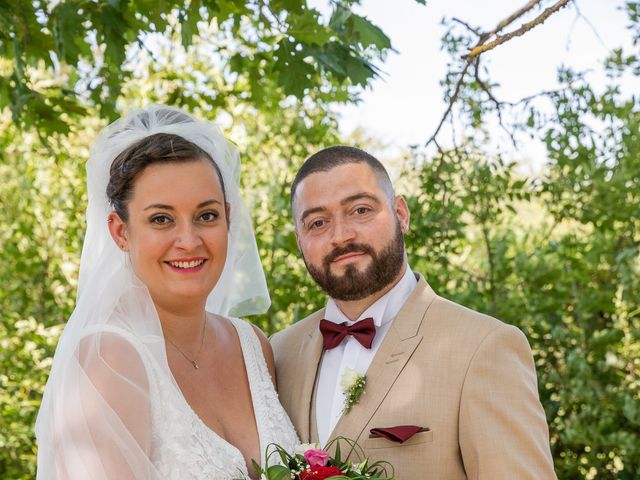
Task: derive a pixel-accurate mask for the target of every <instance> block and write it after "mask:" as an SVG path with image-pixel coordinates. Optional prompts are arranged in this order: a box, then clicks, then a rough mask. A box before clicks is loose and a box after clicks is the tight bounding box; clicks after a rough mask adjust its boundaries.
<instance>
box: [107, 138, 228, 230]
mask: <svg viewBox="0 0 640 480" xmlns="http://www.w3.org/2000/svg"><path fill="white" fill-rule="evenodd" d="M194 160H207V161H209V162H211V164H212V165H213V167H214V168H215V170H216V174H217V175H218V180H220V186H221V188H222V196H223V198H224V201H225V203H226V201H227V195H226V192H225V188H224V180H223V178H222V174H221V173H220V169H219V168H218V165H217V164H216V162H215V161H214V160H213V159H212V158H211V156H210V155H209V154H208V153H207V152H205V151H204V150H203V149H201V148H200V147H198V146H197V145H195V144H194V143H192V142H189V141H188V140H185V139H184V138H182V137H180V136H178V135H174V134H170V133H156V134H153V135H150V136H148V137H145V138H143V139H142V140H140V141H138V142H136V143H134V144H133V145H131V146H130V147H128V148H127V149H125V150H124V151H122V152H121V153H120V154H119V155H118V156H117V157H116V158H115V160H114V161H113V163H112V164H111V169H110V172H109V183H108V184H107V197H108V198H109V202H110V203H111V205H112V206H113V209H114V210H115V212H116V213H117V214H118V216H119V217H120V218H121V219H122V221H123V222H127V221H128V220H129V212H128V209H127V205H128V203H129V201H130V200H131V197H132V196H133V187H134V182H135V179H136V177H137V176H138V175H139V174H140V173H142V171H143V170H144V169H145V168H147V167H148V166H149V165H153V164H155V163H170V162H171V163H174V162H190V161H194ZM228 221H229V219H228V218H227V222H228Z"/></svg>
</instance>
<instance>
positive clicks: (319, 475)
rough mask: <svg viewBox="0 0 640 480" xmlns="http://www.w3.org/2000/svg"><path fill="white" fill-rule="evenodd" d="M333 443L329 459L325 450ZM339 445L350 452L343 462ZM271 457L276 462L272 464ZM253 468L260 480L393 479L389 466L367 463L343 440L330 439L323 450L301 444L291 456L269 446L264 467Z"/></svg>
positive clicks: (351, 444)
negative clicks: (332, 454) (345, 446)
mask: <svg viewBox="0 0 640 480" xmlns="http://www.w3.org/2000/svg"><path fill="white" fill-rule="evenodd" d="M334 442H335V455H334V456H333V457H332V456H331V455H330V454H329V453H328V452H327V450H330V449H331V447H332V446H333V444H334ZM341 442H344V443H347V444H348V445H349V450H351V453H350V454H349V455H348V456H347V458H345V459H344V460H343V459H342V454H341V450H340V444H341ZM354 454H355V456H356V457H357V458H358V461H357V462H355V463H354V462H352V461H351V460H350V458H351V457H352V455H354ZM273 458H275V459H276V460H277V461H278V463H274V462H273ZM271 463H273V464H271ZM253 466H254V468H255V469H256V472H258V473H259V474H260V479H261V480H325V479H336V480H337V479H351V480H365V479H369V478H375V479H378V480H395V472H394V469H393V466H392V465H391V464H390V463H388V462H384V461H380V462H374V463H371V464H369V459H367V458H365V456H364V452H363V451H362V449H361V448H360V447H359V446H358V445H357V444H356V443H355V442H354V441H352V440H349V439H346V438H337V439H335V440H333V441H332V442H330V443H329V444H328V445H327V447H326V450H321V449H320V448H319V445H314V444H302V445H300V446H298V447H297V448H296V449H295V451H294V452H293V453H291V452H287V451H286V450H284V449H283V448H282V447H281V446H280V445H276V444H271V445H269V447H267V455H266V461H265V465H264V467H262V468H261V467H260V465H258V464H257V463H256V462H253Z"/></svg>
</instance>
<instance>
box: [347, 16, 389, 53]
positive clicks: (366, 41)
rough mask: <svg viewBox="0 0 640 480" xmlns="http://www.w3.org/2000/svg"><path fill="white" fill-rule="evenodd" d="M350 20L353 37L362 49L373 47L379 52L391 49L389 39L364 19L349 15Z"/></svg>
mask: <svg viewBox="0 0 640 480" xmlns="http://www.w3.org/2000/svg"><path fill="white" fill-rule="evenodd" d="M350 20H351V22H353V33H354V36H355V37H356V38H357V39H358V41H359V42H360V44H361V45H362V46H363V47H364V48H367V47H368V46H370V45H375V46H376V47H377V48H378V49H380V50H384V49H387V48H391V40H390V39H389V37H387V36H386V35H385V34H384V32H383V31H382V30H380V28H378V27H377V26H375V25H374V24H373V23H371V22H370V21H369V20H367V19H366V18H365V17H361V16H360V15H351V18H350Z"/></svg>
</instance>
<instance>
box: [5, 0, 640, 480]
mask: <svg viewBox="0 0 640 480" xmlns="http://www.w3.org/2000/svg"><path fill="white" fill-rule="evenodd" d="M407 1H409V0H407ZM354 3H355V2H354V1H339V2H334V3H333V4H332V6H333V8H334V11H333V15H332V17H331V19H330V21H329V22H326V21H323V20H322V17H321V15H320V13H319V12H318V11H316V10H314V9H313V8H311V7H310V6H308V5H307V2H306V1H305V0H278V1H276V0H273V1H271V2H269V3H268V4H267V3H264V2H259V1H248V2H244V3H240V2H232V1H216V2H210V1H205V0H197V1H196V0H194V1H188V0H184V1H178V0H173V1H169V0H165V1H160V2H158V1H154V2H150V1H148V0H129V1H127V2H124V1H122V2H92V1H89V0H67V1H61V2H57V3H51V4H50V3H48V2H40V1H27V2H24V1H20V0H13V1H8V2H3V3H2V4H1V5H0V24H1V25H2V28H1V29H0V179H1V180H0V311H1V312H2V313H1V314H0V477H1V478H3V479H16V480H17V479H28V478H33V477H34V476H35V455H36V444H35V439H34V434H33V428H34V422H35V418H36V414H37V410H38V406H39V402H40V398H41V395H42V391H43V388H44V385H45V382H46V378H47V374H48V370H49V368H50V365H51V360H52V356H53V353H54V351H55V345H56V342H57V338H58V336H59V334H60V332H61V330H62V328H63V326H64V323H65V322H66V320H67V318H68V317H69V315H70V314H71V311H72V309H73V306H74V297H75V287H76V279H77V271H78V264H79V258H80V251H81V248H82V240H83V232H84V210H85V205H86V191H85V183H84V175H85V172H84V163H85V161H86V159H87V158H88V152H89V148H90V146H91V144H92V142H93V139H94V138H95V136H96V135H97V132H99V130H100V129H101V128H102V127H104V126H105V125H106V124H107V123H108V121H109V120H111V119H113V118H115V117H117V116H118V114H119V113H120V112H122V111H124V110H126V109H127V108H129V107H131V106H140V105H145V104H148V103H150V102H161V103H168V104H172V105H176V106H179V107H182V108H185V109H187V110H190V111H192V112H194V113H195V115H197V116H200V117H203V118H209V119H212V120H217V121H219V122H221V123H222V124H223V127H224V129H225V131H226V133H227V135H228V136H229V138H231V139H232V140H233V141H235V142H236V143H237V144H238V146H239V148H240V151H241V153H242V157H243V191H244V194H245V198H246V200H247V201H248V203H249V205H250V206H251V208H252V211H253V215H254V222H255V231H256V234H257V238H258V244H259V248H260V252H261V255H262V259H263V263H264V267H265V271H266V274H267V281H268V283H269V287H270V291H271V294H272V302H273V303H272V307H271V309H270V311H269V312H268V313H267V314H265V315H262V316H260V317H256V318H254V319H253V320H254V321H255V322H256V323H257V324H258V325H259V326H260V327H262V328H263V329H264V330H265V331H266V332H267V333H272V332H274V331H277V330H279V329H281V328H284V327H285V326H286V325H288V324H290V323H291V322H293V321H295V320H296V319H298V318H301V317H302V316H304V315H306V314H307V313H309V312H311V311H313V310H315V309H316V308H317V307H318V306H320V305H322V304H323V303H324V297H323V295H322V294H321V292H319V291H318V289H317V288H316V287H315V286H314V285H313V283H312V281H311V280H310V278H309V277H308V275H307V273H306V270H305V268H304V265H303V263H302V262H301V260H300V258H299V255H298V252H297V247H296V244H295V238H294V234H293V228H292V222H291V219H290V215H289V211H288V210H289V209H288V204H289V193H288V189H289V185H290V183H291V181H292V179H293V175H294V174H295V170H296V168H297V166H298V165H299V164H300V163H301V162H302V161H303V160H304V158H306V157H307V156H308V155H309V154H311V153H313V152H314V151H316V150H318V149H319V148H322V147H325V146H329V145H332V144H335V143H340V142H346V141H348V142H350V143H353V144H357V145H359V146H361V147H363V148H365V149H367V148H368V147H370V144H369V143H368V142H367V141H366V139H361V138H360V139H358V138H356V139H340V137H339V134H338V130H337V121H336V119H335V118H334V117H333V116H332V114H331V113H330V109H329V108H328V106H329V105H331V104H332V103H334V102H353V101H355V100H356V98H357V94H358V91H359V88H361V87H362V86H364V85H367V83H368V82H369V81H370V79H371V78H373V77H374V76H375V75H376V73H377V68H376V66H375V65H376V62H377V61H380V60H381V59H383V58H384V55H385V53H386V52H387V51H388V49H389V48H390V46H391V43H390V40H389V39H388V38H387V37H386V35H385V34H384V33H383V32H382V31H380V30H379V29H378V28H377V27H376V26H375V25H372V24H371V23H370V22H369V21H368V20H367V19H366V18H364V17H360V16H358V15H355V14H354V13H353V12H352V10H351V7H352V5H353V4H354ZM420 3H423V2H420ZM626 8H627V13H628V17H629V25H630V26H629V35H631V36H634V39H635V41H636V42H637V41H639V40H640V38H639V35H640V19H639V15H640V7H639V2H637V1H631V2H628V3H627V6H626ZM149 12H157V13H149ZM443 42H444V43H443V47H444V48H446V49H447V50H448V51H449V52H450V53H451V56H452V62H451V65H450V71H451V72H452V73H455V72H456V71H459V70H460V65H461V64H460V62H461V61H462V60H460V57H461V55H462V53H464V50H465V48H466V47H468V46H469V45H470V42H471V39H469V38H467V37H465V35H464V34H457V33H456V31H455V29H453V28H452V30H451V31H450V32H449V33H448V35H447V36H445V38H444V39H443ZM636 45H637V43H636ZM602 68H603V69H605V70H606V71H607V73H608V78H609V85H608V86H607V88H605V89H604V90H601V89H599V90H597V91H596V90H594V89H593V88H592V86H590V85H589V83H588V82H587V80H586V79H585V78H584V77H582V76H581V75H580V74H578V73H576V72H572V71H569V70H560V71H559V72H558V75H559V80H560V82H561V83H562V84H563V85H566V88H563V89H560V90H558V91H555V92H548V93H546V94H544V95H543V97H544V101H545V102H546V110H545V111H544V114H542V113H541V111H540V110H539V105H540V104H539V103H537V104H533V103H525V104H523V105H520V106H519V107H520V108H521V109H522V111H523V112H526V113H527V118H528V120H527V121H526V122H523V123H522V124H521V125H518V126H517V128H518V129H520V131H522V132H525V133H528V134H530V135H532V136H535V137H538V138H539V139H540V140H541V141H543V142H544V143H545V145H546V149H547V159H546V163H545V165H544V167H543V169H542V171H541V173H540V174H539V175H537V176H535V177H530V178H527V177H525V176H524V175H523V174H522V173H521V172H522V169H519V168H518V167H519V166H518V165H517V164H514V163H512V162H510V161H509V159H505V158H502V157H501V156H499V155H497V154H495V153H491V152H492V149H490V148H489V147H488V145H489V144H490V141H491V131H490V128H488V125H490V120H489V119H490V118H492V117H495V115H496V113H497V109H498V108H501V107H500V106H499V105H497V104H496V103H495V102H493V101H492V99H491V98H488V97H487V92H486V91H485V90H484V87H483V85H480V84H479V83H478V79H477V78H474V77H473V76H470V77H469V78H468V79H466V80H464V81H463V82H461V83H460V85H459V88H460V91H459V95H458V97H457V102H458V110H457V112H458V115H459V117H458V119H457V120H458V121H461V122H462V123H463V124H464V125H465V129H466V130H464V131H463V132H462V135H461V137H460V138H459V141H458V142H456V143H454V147H452V148H441V147H438V148H437V149H434V148H428V147H415V146H414V147H407V149H406V152H405V154H404V155H401V156H399V157H398V158H394V159H382V160H392V162H393V164H394V166H395V167H396V168H397V170H398V171H399V172H400V179H399V181H398V191H399V193H402V194H404V195H405V197H406V199H407V201H408V203H409V206H410V209H411V212H412V220H411V229H410V232H409V234H408V235H407V236H406V242H407V248H408V252H409V257H410V264H411V265H412V267H413V269H414V270H416V271H420V272H422V273H423V274H424V275H425V276H426V278H427V279H428V281H429V282H430V284H431V285H432V286H433V288H434V289H435V290H436V291H437V292H439V293H440V294H441V295H443V296H446V297H448V298H451V299H453V300H455V301H457V302H459V303H463V304H465V305H467V306H469V307H471V308H474V309H477V310H480V311H482V312H486V313H489V314H491V315H493V316H496V317H498V318H500V319H502V320H504V321H506V322H509V323H512V324H514V325H517V326H518V327H520V328H521V329H522V330H523V331H524V332H525V333H526V335H527V337H528V339H529V342H530V344H531V346H532V349H533V352H534V356H535V361H536V365H537V370H538V380H539V390H540V396H541V400H542V402H543V405H544V407H545V410H546V413H547V418H548V421H549V426H550V433H551V448H552V453H553V456H554V460H555V464H556V470H557V474H558V477H559V478H560V479H562V480H565V479H566V480H569V479H621V480H631V479H637V478H640V433H639V432H640V376H639V372H640V302H639V301H638V300H639V299H640V251H639V249H640V109H639V107H638V98H637V96H624V95H623V94H622V93H621V90H620V88H619V82H620V78H621V76H622V75H623V74H626V75H629V74H631V75H636V76H637V75H640V58H639V57H638V56H637V52H623V51H615V52H612V54H611V56H610V58H608V59H607V61H606V62H605V63H604V64H603V66H602ZM452 78H453V77H452ZM457 87H458V85H457V84H456V82H455V81H454V80H452V79H450V78H449V77H447V79H445V80H443V93H444V96H445V98H451V97H452V92H453V89H455V88H457ZM596 125H597V128H595V127H594V126H596ZM432 146H433V145H431V147H432Z"/></svg>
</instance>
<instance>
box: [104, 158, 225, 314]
mask: <svg viewBox="0 0 640 480" xmlns="http://www.w3.org/2000/svg"><path fill="white" fill-rule="evenodd" d="M127 208H128V213H129V219H128V221H127V222H126V223H124V222H123V221H122V220H121V219H120V217H118V215H117V214H116V213H112V214H111V216H110V222H109V225H110V230H111V233H112V236H113V238H114V240H115V241H116V243H118V245H119V246H120V247H121V248H122V249H124V250H126V251H128V252H129V255H130V258H131V265H132V268H133V270H134V272H135V273H136V275H137V276H138V277H139V278H140V279H141V280H142V281H143V282H144V284H145V285H146V286H147V288H148V289H149V292H150V294H151V297H152V298H153V300H154V302H155V303H156V305H157V306H159V307H163V308H172V306H176V305H182V304H188V305H191V306H196V305H197V306H200V304H202V303H203V302H205V301H206V297H207V296H208V294H209V293H210V292H211V290H212V289H213V287H214V286H215V284H216V283H217V281H218V279H219V278H220V275H221V273H222V269H223V267H224V263H225V260H226V257H227V244H228V225H227V215H228V213H229V212H228V207H227V205H225V202H224V196H223V192H222V187H221V185H220V180H219V178H218V175H217V173H216V171H215V169H214V167H213V165H212V164H211V162H210V161H208V160H194V161H188V162H180V163H156V164H152V165H150V166H148V167H147V168H145V169H144V170H143V171H142V173H140V174H139V175H138V176H137V177H136V179H135V181H134V185H133V196H132V197H131V201H130V202H129V204H128V206H127ZM185 302H186V303H185Z"/></svg>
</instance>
